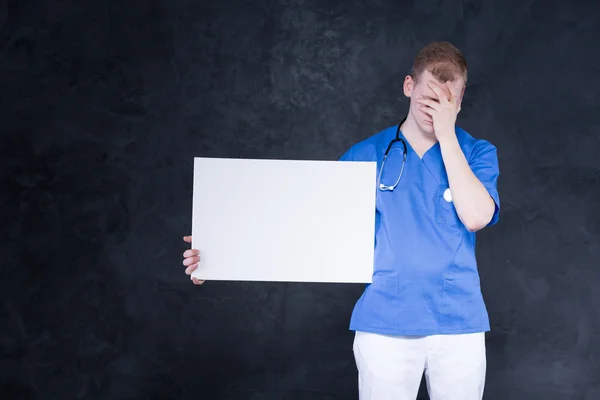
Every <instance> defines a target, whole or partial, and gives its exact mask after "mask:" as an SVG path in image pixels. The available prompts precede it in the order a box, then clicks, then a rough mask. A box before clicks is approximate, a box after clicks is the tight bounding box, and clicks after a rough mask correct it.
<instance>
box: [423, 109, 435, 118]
mask: <svg viewBox="0 0 600 400" xmlns="http://www.w3.org/2000/svg"><path fill="white" fill-rule="evenodd" d="M421 111H423V112H424V113H425V114H427V115H430V116H431V117H433V114H435V110H434V109H431V108H429V107H421Z"/></svg>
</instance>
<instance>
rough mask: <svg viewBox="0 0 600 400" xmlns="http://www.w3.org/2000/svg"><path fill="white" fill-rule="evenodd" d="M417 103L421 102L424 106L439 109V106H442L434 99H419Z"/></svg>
mask: <svg viewBox="0 0 600 400" xmlns="http://www.w3.org/2000/svg"><path fill="white" fill-rule="evenodd" d="M417 103H419V104H421V105H423V106H426V107H429V108H432V109H434V110H437V109H438V107H439V106H440V104H439V103H438V102H436V101H433V100H429V99H419V100H417Z"/></svg>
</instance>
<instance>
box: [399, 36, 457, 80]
mask: <svg viewBox="0 0 600 400" xmlns="http://www.w3.org/2000/svg"><path fill="white" fill-rule="evenodd" d="M425 69H427V71H429V72H430V73H431V74H432V75H433V76H434V77H435V78H436V79H439V80H440V81H441V82H446V81H451V82H452V81H454V80H455V79H457V78H458V77H462V78H463V79H464V80H465V82H467V60H466V59H465V57H464V56H463V55H462V53H461V52H460V50H458V49H457V48H456V47H455V46H453V45H452V44H450V43H448V42H432V43H429V44H428V45H427V46H425V47H423V48H422V49H421V51H419V53H418V54H417V55H416V57H415V59H414V62H413V67H412V72H411V76H412V78H413V79H414V80H415V81H417V79H418V78H419V77H420V76H421V73H422V72H423V71H424V70H425Z"/></svg>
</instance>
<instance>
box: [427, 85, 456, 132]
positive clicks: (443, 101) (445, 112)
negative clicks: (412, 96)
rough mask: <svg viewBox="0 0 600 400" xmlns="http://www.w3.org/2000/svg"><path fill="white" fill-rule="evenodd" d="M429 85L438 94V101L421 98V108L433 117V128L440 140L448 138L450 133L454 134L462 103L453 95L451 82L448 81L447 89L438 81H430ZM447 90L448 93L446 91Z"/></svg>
mask: <svg viewBox="0 0 600 400" xmlns="http://www.w3.org/2000/svg"><path fill="white" fill-rule="evenodd" d="M427 85H428V86H429V87H430V88H431V90H432V91H433V93H435V95H436V96H437V99H438V101H435V100H430V99H419V100H417V101H418V103H419V104H420V105H421V110H422V111H423V112H425V113H427V114H429V115H431V118H432V119H433V130H434V133H435V136H436V137H437V139H438V140H442V139H444V138H446V137H447V136H448V135H452V136H454V134H455V133H454V124H455V123H456V117H457V115H458V113H459V112H460V103H459V102H457V101H456V97H455V96H453V95H452V90H451V88H450V85H449V82H446V85H445V88H444V89H446V90H442V87H440V86H439V85H438V84H437V83H436V82H433V81H429V82H428V83H427ZM446 91H447V93H445V92H446Z"/></svg>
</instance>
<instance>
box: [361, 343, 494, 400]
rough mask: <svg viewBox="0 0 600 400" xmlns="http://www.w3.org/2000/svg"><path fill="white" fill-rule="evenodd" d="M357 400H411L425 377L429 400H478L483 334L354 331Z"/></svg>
mask: <svg viewBox="0 0 600 400" xmlns="http://www.w3.org/2000/svg"><path fill="white" fill-rule="evenodd" d="M354 357H355V360H356V366H357V368H358V391H359V398H360V400H415V399H416V398H417V394H418V391H419V386H420V384H421V379H422V377H423V372H424V373H425V379H426V381H427V389H428V390H427V391H428V393H429V397H430V399H431V400H481V399H482V397H483V388H484V384H485V371H486V350H485V334H484V333H474V334H459V335H433V336H416V337H411V336H387V335H380V334H374V333H365V332H356V336H355V338H354Z"/></svg>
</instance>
